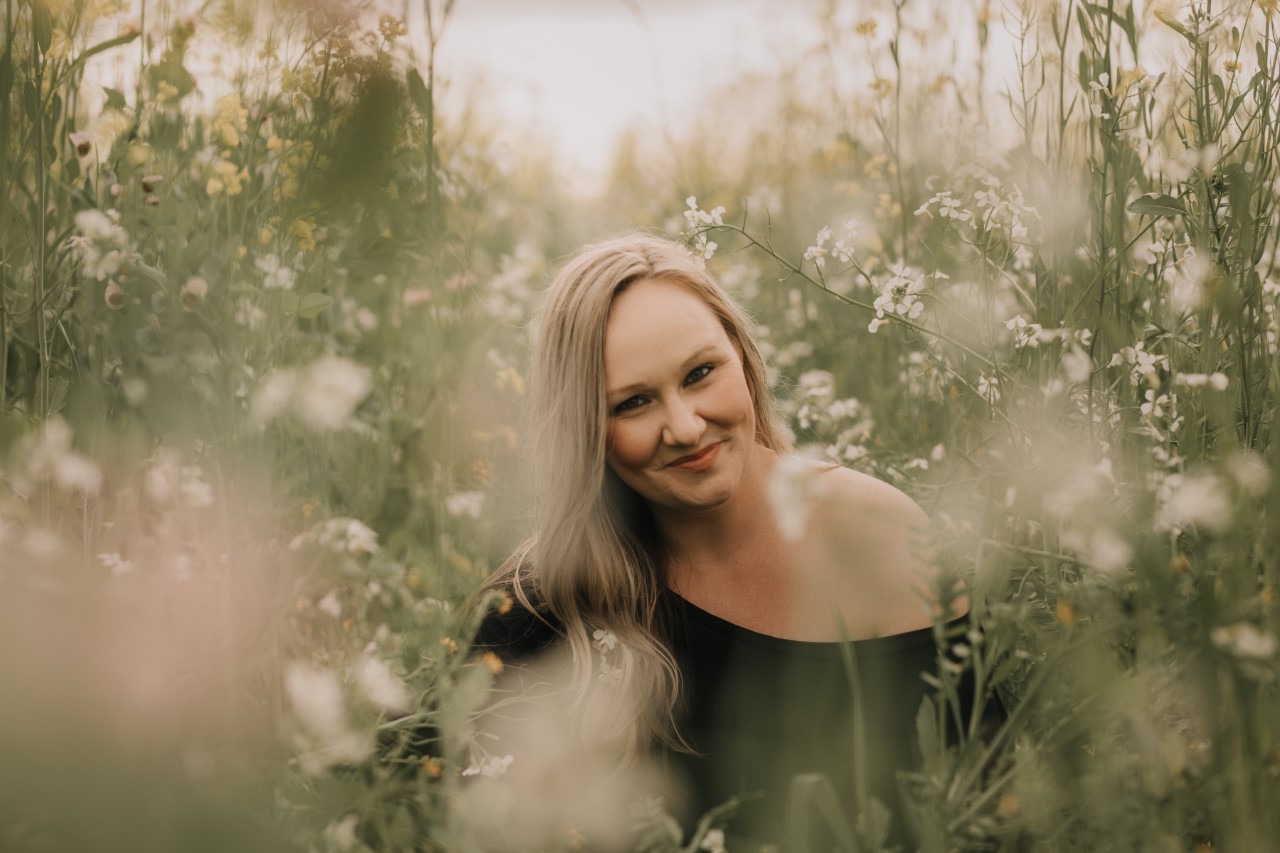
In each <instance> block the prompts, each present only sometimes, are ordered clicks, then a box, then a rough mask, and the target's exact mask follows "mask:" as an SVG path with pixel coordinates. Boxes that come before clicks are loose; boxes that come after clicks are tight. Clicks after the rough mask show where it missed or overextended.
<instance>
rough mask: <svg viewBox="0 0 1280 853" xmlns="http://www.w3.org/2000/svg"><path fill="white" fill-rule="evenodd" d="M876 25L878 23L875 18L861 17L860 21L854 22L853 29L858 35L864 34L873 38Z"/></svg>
mask: <svg viewBox="0 0 1280 853" xmlns="http://www.w3.org/2000/svg"><path fill="white" fill-rule="evenodd" d="M878 26H879V24H877V23H876V19H875V18H863V19H862V20H861V21H858V23H856V24H854V26H853V30H854V32H856V33H857V34H858V35H860V36H866V37H867V38H875V35H876V27H878Z"/></svg>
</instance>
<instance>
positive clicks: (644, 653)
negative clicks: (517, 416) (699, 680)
mask: <svg viewBox="0 0 1280 853" xmlns="http://www.w3.org/2000/svg"><path fill="white" fill-rule="evenodd" d="M646 279H660V280H663V281H672V282H676V283H679V284H681V285H683V286H685V287H687V288H688V289H689V290H690V291H692V292H693V293H694V294H695V295H697V296H698V297H699V298H700V299H702V301H703V302H704V303H706V305H707V307H708V308H710V309H711V311H712V312H713V313H714V314H715V315H716V317H717V318H719V320H720V323H721V325H722V326H723V327H724V330H725V332H726V334H727V335H728V336H729V339H730V340H731V341H732V342H733V343H734V344H735V345H736V346H737V348H738V350H739V351H740V352H741V354H742V369H743V374H744V376H745V379H746V384H747V388H748V390H749V391H750V394H751V399H752V403H753V408H754V413H755V424H756V440H757V442H759V443H760V444H762V445H764V446H765V447H768V448H771V449H773V450H776V451H785V450H788V449H789V445H790V441H789V439H788V437H787V432H786V430H785V428H784V427H783V425H782V422H781V420H780V419H779V417H778V415H777V412H776V411H775V409H774V406H773V400H772V398H771V397H770V394H769V385H768V380H767V378H766V372H765V364H764V359H763V358H762V357H761V355H760V351H759V349H758V348H757V347H756V344H755V342H754V341H753V340H752V338H751V335H750V320H749V318H748V317H747V315H746V313H745V312H744V311H743V310H742V309H741V308H740V307H739V306H738V305H737V304H736V303H735V302H734V301H733V299H732V297H730V295H729V294H728V293H727V292H726V291H725V290H724V289H723V288H722V287H721V286H720V285H719V284H718V283H717V282H716V281H715V279H713V278H712V277H711V276H710V275H709V274H707V272H706V271H705V270H704V269H702V268H701V267H700V266H699V264H698V263H697V262H696V261H695V260H694V258H693V257H692V256H691V255H690V254H689V253H688V252H687V251H685V250H684V248H683V247H681V246H680V245H678V244H676V243H673V242H671V241H669V240H665V239H662V238H659V237H654V236H650V235H646V234H639V233H633V234H626V235H623V236H620V237H616V238H613V239H609V240H605V241H603V242H599V243H595V244H592V245H589V246H586V247H585V248H583V249H582V250H581V251H580V252H578V254H577V255H575V256H574V257H573V258H571V259H570V260H569V262H568V263H566V264H565V266H564V267H563V268H562V269H561V270H560V272H559V274H558V275H557V276H556V277H555V280H554V281H553V282H552V284H551V287H550V289H549V290H548V292H547V296H546V300H545V302H544V304H543V306H542V309H541V312H540V317H539V322H538V329H537V334H536V343H535V351H534V363H533V369H532V372H531V375H530V407H531V412H530V414H531V418H532V427H533V430H532V442H533V447H532V456H533V464H534V469H535V470H534V474H535V476H534V489H535V492H536V499H537V504H536V505H537V507H538V517H537V523H536V532H535V534H534V535H533V536H531V537H530V538H529V539H527V540H526V541H525V542H524V543H523V544H522V545H521V546H520V547H519V548H518V549H516V551H515V552H514V553H513V554H512V555H511V556H510V557H508V558H507V560H506V561H505V562H504V563H503V565H502V566H501V567H500V568H499V569H498V570H497V571H496V572H495V573H494V574H493V576H492V577H490V578H489V580H488V581H486V582H485V584H484V585H483V587H482V588H481V589H480V590H479V591H477V595H476V596H475V597H473V599H472V601H479V600H481V599H482V598H483V597H485V593H486V592H487V591H489V590H493V589H502V590H504V591H505V590H511V591H512V592H513V593H514V595H515V597H516V598H517V599H518V600H519V602H520V603H521V604H522V605H523V606H525V607H526V608H528V609H529V610H531V611H533V612H535V613H538V612H539V611H541V612H549V613H550V614H551V615H552V616H554V617H555V618H556V619H557V620H558V621H559V622H560V624H561V625H562V626H563V630H564V634H565V639H566V641H567V645H568V648H569V651H570V654H571V658H572V662H573V666H572V677H573V683H574V684H575V685H576V687H577V691H578V692H577V694H576V695H577V698H578V700H579V702H578V704H577V705H576V707H578V708H580V709H581V710H582V713H583V715H584V717H583V720H582V722H583V724H584V725H583V729H582V730H583V731H584V732H595V733H596V734H601V733H604V732H606V731H608V735H607V736H606V737H607V740H608V741H610V742H615V741H616V745H617V746H618V747H620V749H621V751H622V754H623V755H624V756H625V757H626V758H627V759H630V758H632V757H634V756H635V755H636V754H637V753H638V752H639V751H641V750H644V749H647V748H648V747H650V746H651V745H652V743H653V741H655V740H656V741H659V742H661V743H663V744H665V745H667V746H670V747H673V748H675V749H679V750H684V751H688V750H689V746H688V744H687V743H686V741H685V740H684V738H683V737H681V735H680V733H679V731H678V730H677V726H676V723H675V709H676V705H677V701H678V699H679V696H680V692H681V689H682V685H681V679H680V670H679V668H678V666H677V665H676V662H675V659H674V658H673V657H672V655H671V652H670V650H669V649H668V646H667V630H666V626H664V625H663V618H662V608H661V606H660V601H661V595H662V593H663V591H664V589H665V588H666V568H665V555H664V551H663V546H662V542H661V541H660V540H659V538H658V537H657V535H656V533H655V531H654V528H653V525H652V517H651V515H650V512H649V510H648V507H647V506H646V505H645V503H644V501H643V500H642V499H641V498H640V497H639V496H638V495H636V494H635V493H634V492H632V491H631V490H630V489H629V488H628V487H627V486H625V485H624V484H623V483H622V481H621V480H619V479H618V477H617V476H616V475H615V474H614V473H613V472H612V470H610V468H609V466H608V465H607V464H606V453H607V448H606V437H607V429H608V414H609V411H608V405H607V402H606V395H605V370H604V336H605V323H606V321H607V320H608V316H609V309H610V307H611V306H612V304H613V300H614V298H615V297H616V296H617V295H618V293H620V292H621V291H622V290H623V289H624V288H626V287H627V286H628V285H630V284H632V283H634V282H637V281H641V280H646ZM535 602H540V603H541V605H542V606H541V607H539V606H538V605H537V604H536V603H535ZM601 629H603V630H608V631H612V632H613V634H614V635H615V636H616V637H617V640H618V645H617V648H618V649H619V650H620V652H621V654H620V656H619V657H620V665H621V668H622V684H621V689H622V690H623V691H624V694H623V695H629V696H634V697H646V698H651V700H652V701H649V702H646V703H641V704H640V705H638V706H636V707H635V709H634V712H633V713H631V714H630V715H629V716H630V719H627V720H623V721H619V720H617V719H616V717H614V718H612V719H596V720H593V719H591V717H592V714H591V710H590V706H591V703H590V702H588V701H585V700H586V699H587V697H588V695H589V694H590V692H591V691H590V687H591V685H592V682H593V679H594V677H595V672H594V666H593V658H592V639H593V636H592V635H593V633H594V632H595V631H596V630H601ZM602 707H604V706H602ZM609 707H613V708H615V709H616V705H614V706H609ZM609 730H612V731H609Z"/></svg>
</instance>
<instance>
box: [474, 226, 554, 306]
mask: <svg viewBox="0 0 1280 853" xmlns="http://www.w3.org/2000/svg"><path fill="white" fill-rule="evenodd" d="M546 267H547V261H546V258H545V257H543V255H542V253H541V252H539V251H538V249H537V248H535V247H534V246H532V245H530V244H528V243H518V244H516V247H515V250H514V251H513V252H512V253H511V254H510V255H503V256H502V259H501V260H500V261H499V262H498V274H497V275H495V276H493V277H492V278H490V279H489V280H488V281H486V282H484V284H483V288H482V289H483V303H484V310H485V313H486V314H488V315H489V316H490V317H493V318H495V319H496V320H498V322H501V323H509V324H518V323H523V322H526V321H527V320H528V319H529V316H530V315H531V314H532V313H533V306H534V303H535V301H536V298H537V296H538V292H537V289H536V288H535V287H534V282H536V281H540V280H541V279H542V277H543V274H544V273H545V272H546Z"/></svg>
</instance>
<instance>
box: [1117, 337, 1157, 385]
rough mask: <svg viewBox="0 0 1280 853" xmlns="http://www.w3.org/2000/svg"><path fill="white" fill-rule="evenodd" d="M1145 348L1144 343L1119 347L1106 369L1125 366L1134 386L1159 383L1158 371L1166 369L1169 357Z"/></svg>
mask: <svg viewBox="0 0 1280 853" xmlns="http://www.w3.org/2000/svg"><path fill="white" fill-rule="evenodd" d="M1146 347H1147V344H1146V342H1145V341H1138V343H1137V345H1136V346H1131V347H1121V349H1120V351H1119V352H1117V353H1115V354H1114V355H1112V356H1111V361H1109V362H1107V367H1115V366H1117V365H1123V364H1127V365H1128V366H1129V382H1130V384H1132V385H1135V386H1136V385H1138V384H1139V383H1141V382H1146V383H1148V384H1155V383H1156V382H1158V381H1159V373H1158V371H1159V369H1160V368H1162V367H1165V368H1167V367H1168V365H1169V357H1168V356H1167V355H1157V354H1156V353H1153V352H1147V349H1146Z"/></svg>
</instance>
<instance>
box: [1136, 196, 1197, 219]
mask: <svg viewBox="0 0 1280 853" xmlns="http://www.w3.org/2000/svg"><path fill="white" fill-rule="evenodd" d="M1129 212H1130V213H1136V214H1138V215H1139V216H1186V215H1187V210H1186V208H1185V207H1183V206H1182V202H1181V201H1179V200H1178V199H1176V198H1174V197H1173V196H1171V195H1164V194H1162V193H1147V194H1146V195H1143V196H1139V197H1138V198H1135V199H1134V200H1133V201H1131V202H1130V203H1129Z"/></svg>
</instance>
